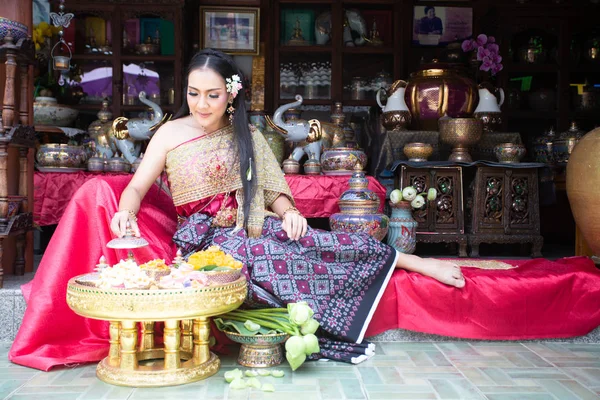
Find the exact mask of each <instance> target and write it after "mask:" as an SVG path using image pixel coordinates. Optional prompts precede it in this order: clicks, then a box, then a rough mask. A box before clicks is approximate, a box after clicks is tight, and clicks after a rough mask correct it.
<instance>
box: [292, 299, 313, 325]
mask: <svg viewBox="0 0 600 400" xmlns="http://www.w3.org/2000/svg"><path fill="white" fill-rule="evenodd" d="M287 309H288V314H289V315H290V321H292V322H293V323H294V324H296V325H303V324H304V323H305V322H306V321H308V319H309V318H310V317H312V316H313V314H314V312H313V310H311V308H310V307H309V305H308V304H307V303H306V302H305V301H299V302H297V303H290V304H288V306H287Z"/></svg>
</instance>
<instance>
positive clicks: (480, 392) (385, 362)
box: [0, 341, 600, 400]
mask: <svg viewBox="0 0 600 400" xmlns="http://www.w3.org/2000/svg"><path fill="white" fill-rule="evenodd" d="M377 345H378V346H377V356H375V357H373V358H371V359H369V360H368V361H366V362H364V363H362V364H360V365H357V366H351V365H347V364H344V363H339V362H323V361H319V362H307V363H306V364H305V365H303V366H302V367H301V368H300V369H299V370H297V371H295V372H292V371H291V369H290V368H289V366H288V365H287V363H284V364H282V365H281V366H278V367H276V368H275V369H281V370H283V371H284V372H285V376H284V377H283V378H273V377H271V376H269V377H260V378H259V380H260V382H261V383H263V384H264V383H271V384H273V385H274V387H275V390H276V391H275V392H274V393H266V392H262V391H261V390H258V389H250V388H247V389H244V390H233V389H232V390H230V388H229V385H228V384H227V383H226V382H225V380H224V378H223V377H224V374H225V372H226V371H230V370H232V369H235V368H239V369H240V370H242V371H247V370H248V369H249V368H245V367H241V366H240V365H238V364H237V360H236V357H237V349H233V351H232V353H231V354H230V355H227V356H223V357H221V365H222V367H221V369H220V370H219V372H218V373H217V374H215V375H214V376H212V377H210V378H208V379H206V380H204V381H201V382H196V383H193V384H189V385H181V386H174V387H167V388H138V389H136V388H126V387H119V386H113V385H109V384H106V383H104V382H102V381H100V380H98V378H97V377H96V375H95V368H96V366H95V365H93V364H90V365H83V366H78V367H75V368H62V369H56V370H53V371H51V372H41V371H38V370H35V369H30V368H25V367H21V366H18V365H15V364H12V363H10V362H9V361H8V360H7V354H8V350H9V348H10V343H8V344H7V343H0V357H2V360H0V399H4V398H6V399H11V400H13V399H17V400H18V399H26V400H29V399H36V400H38V399H41V400H53V399H60V400H69V399H78V400H100V399H102V400H137V399H139V400H141V399H143V400H155V399H174V398H175V399H177V398H186V399H187V398H189V399H200V398H202V399H207V400H218V399H224V400H242V399H243V400H248V399H253V400H254V399H256V400H271V399H273V400H281V399H284V400H291V399H303V400H309V399H310V400H312V399H315V400H349V399H485V398H487V399H491V400H510V399H515V400H538V399H539V400H541V399H552V400H556V399H560V400H563V399H565V400H570V399H583V400H588V399H600V346H599V345H597V344H596V345H593V344H592V345H589V344H573V343H551V342H525V343H517V342H466V341H457V342H435V343H432V342H416V343H409V342H399V343H387V342H386V343H378V344H377Z"/></svg>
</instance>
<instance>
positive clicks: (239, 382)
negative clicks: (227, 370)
mask: <svg viewBox="0 0 600 400" xmlns="http://www.w3.org/2000/svg"><path fill="white" fill-rule="evenodd" d="M229 387H230V388H231V389H246V382H245V381H244V380H243V379H242V378H235V379H234V380H233V381H231V383H230V384H229Z"/></svg>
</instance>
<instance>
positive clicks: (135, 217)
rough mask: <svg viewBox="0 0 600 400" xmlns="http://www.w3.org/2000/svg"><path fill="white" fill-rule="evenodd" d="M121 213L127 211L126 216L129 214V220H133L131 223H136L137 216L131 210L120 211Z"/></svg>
mask: <svg viewBox="0 0 600 400" xmlns="http://www.w3.org/2000/svg"><path fill="white" fill-rule="evenodd" d="M121 211H127V214H129V218H131V219H132V220H133V222H137V215H135V213H134V212H133V211H132V210H121Z"/></svg>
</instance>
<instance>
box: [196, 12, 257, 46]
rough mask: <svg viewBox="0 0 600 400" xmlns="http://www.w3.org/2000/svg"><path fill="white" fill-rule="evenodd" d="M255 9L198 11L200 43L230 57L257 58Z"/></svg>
mask: <svg viewBox="0 0 600 400" xmlns="http://www.w3.org/2000/svg"><path fill="white" fill-rule="evenodd" d="M259 27H260V9H259V8H258V7H200V43H201V44H202V48H213V49H217V50H221V51H223V52H225V53H229V54H239V55H242V54H245V55H257V54H258V51H259V47H258V42H259V34H260V32H259Z"/></svg>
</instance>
